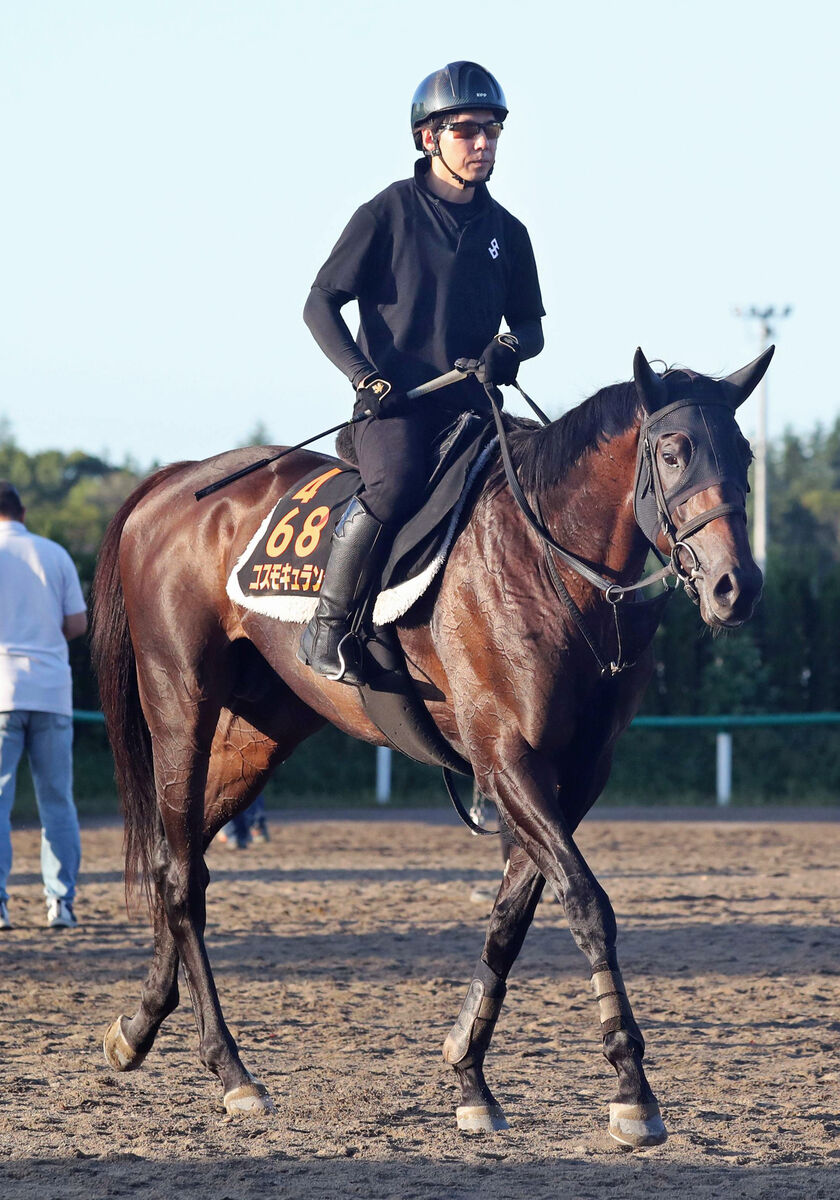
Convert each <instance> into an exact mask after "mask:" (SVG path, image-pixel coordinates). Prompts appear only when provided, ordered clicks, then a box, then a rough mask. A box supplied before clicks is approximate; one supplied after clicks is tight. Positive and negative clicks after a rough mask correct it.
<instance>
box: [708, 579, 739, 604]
mask: <svg viewBox="0 0 840 1200" xmlns="http://www.w3.org/2000/svg"><path fill="white" fill-rule="evenodd" d="M714 596H715V600H717V601H718V603H720V604H732V603H733V601H734V600H736V599H737V597H738V588H737V586H736V584H735V580H734V579H733V577H732V576H731V575H730V574H729V572H728V571H724V573H723V574H722V575H721V577H720V578H719V579H718V581H717V583H716V584H715V586H714Z"/></svg>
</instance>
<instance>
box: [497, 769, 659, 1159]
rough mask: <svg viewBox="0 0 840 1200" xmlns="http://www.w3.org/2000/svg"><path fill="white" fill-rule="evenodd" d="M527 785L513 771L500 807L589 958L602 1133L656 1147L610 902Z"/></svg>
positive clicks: (558, 820) (558, 821) (652, 1102)
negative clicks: (614, 1078) (603, 1099)
mask: <svg viewBox="0 0 840 1200" xmlns="http://www.w3.org/2000/svg"><path fill="white" fill-rule="evenodd" d="M534 777H538V768H535V769H534ZM531 784H532V780H525V781H523V780H522V777H521V776H520V777H519V780H518V786H517V788H516V791H514V790H513V789H511V790H510V792H509V793H508V796H509V798H510V799H509V802H510V805H511V806H510V808H508V807H507V805H506V806H505V807H506V811H507V814H508V819H509V820H510V819H511V818H512V819H513V820H514V821H515V822H516V834H517V839H518V840H519V842H520V844H521V845H522V847H523V848H524V849H525V850H526V851H527V852H528V854H529V855H530V857H531V859H532V860H533V862H534V863H535V865H536V866H537V867H538V868H539V870H540V871H541V872H542V874H543V875H545V877H546V879H547V880H548V882H549V884H550V885H551V887H552V889H553V890H554V892H555V894H556V895H557V898H558V899H559V900H560V902H561V903H562V904H563V906H564V909H565V913H566V919H567V921H568V923H569V929H570V930H571V933H572V936H573V937H574V939H575V941H576V942H577V944H578V946H579V947H580V949H581V950H582V951H583V953H584V955H585V956H586V959H587V961H588V962H589V967H590V976H591V982H592V988H593V991H594V994H595V998H596V1000H597V1003H598V1013H599V1018H600V1022H601V1035H602V1038H603V1050H604V1056H605V1058H606V1059H607V1061H608V1062H609V1063H611V1064H612V1066H613V1067H614V1069H615V1071H616V1074H617V1075H618V1090H617V1093H616V1096H615V1099H614V1100H613V1101H612V1103H611V1104H610V1126H609V1128H610V1134H611V1135H612V1137H614V1138H615V1139H616V1141H619V1142H622V1143H623V1144H624V1145H627V1146H653V1145H658V1144H660V1143H661V1142H664V1141H665V1138H666V1136H667V1134H666V1131H665V1126H664V1124H663V1122H662V1117H661V1114H660V1112H659V1105H658V1104H657V1101H656V1097H655V1096H654V1094H653V1091H652V1090H651V1087H650V1084H649V1083H648V1081H647V1078H646V1077H645V1072H644V1068H643V1066H642V1058H643V1056H644V1052H645V1041H644V1038H643V1037H642V1034H641V1031H640V1029H639V1026H638V1024H637V1023H636V1019H635V1017H634V1016H633V1011H632V1009H631V1007H630V1001H629V1000H628V998H627V993H626V991H625V987H624V981H623V979H622V976H621V970H620V968H619V965H618V956H617V953H616V923H615V913H614V912H613V907H612V905H611V903H610V900H609V897H608V896H607V893H606V892H605V891H604V889H603V888H602V887H601V885H600V884H599V883H598V881H597V880H596V878H595V876H594V875H593V874H592V871H591V870H590V868H589V866H588V864H587V863H586V860H585V859H584V857H583V855H582V854H581V852H580V850H579V849H578V846H577V844H576V843H575V840H574V838H573V836H572V833H571V830H570V828H569V826H568V824H567V822H566V820H565V818H564V817H563V816H562V814H560V813H556V812H550V811H548V810H547V809H546V806H545V805H544V804H541V803H536V804H534V803H523V792H525V791H526V790H530V789H531ZM517 793H518V794H517ZM543 794H549V795H551V794H556V792H555V791H554V789H552V791H551V792H548V791H544V793H543ZM530 799H532V797H529V800H530ZM506 800H507V797H506ZM514 805H515V809H514V807H513V806H514ZM511 809H513V811H515V813H516V816H515V817H512V811H511Z"/></svg>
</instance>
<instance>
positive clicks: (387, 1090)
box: [0, 819, 840, 1200]
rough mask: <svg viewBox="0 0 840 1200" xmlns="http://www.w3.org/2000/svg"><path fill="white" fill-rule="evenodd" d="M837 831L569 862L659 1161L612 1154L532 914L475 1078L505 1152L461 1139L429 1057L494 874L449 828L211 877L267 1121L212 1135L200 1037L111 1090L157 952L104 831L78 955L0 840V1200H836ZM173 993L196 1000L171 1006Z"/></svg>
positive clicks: (590, 835)
mask: <svg viewBox="0 0 840 1200" xmlns="http://www.w3.org/2000/svg"><path fill="white" fill-rule="evenodd" d="M839 831H840V825H838V824H837V823H836V822H830V821H829V822H825V821H823V822H785V823H770V822H762V823H756V822H739V821H727V822H726V823H717V822H714V821H708V820H706V821H685V820H683V821H679V822H669V821H663V820H655V821H653V820H648V821H634V820H621V821H605V820H594V819H591V820H590V821H589V823H588V824H585V825H584V827H583V829H582V830H581V831H580V843H581V845H582V848H583V850H584V852H585V853H586V854H587V856H588V858H589V861H590V862H591V864H592V866H593V868H594V869H595V871H596V874H597V875H598V876H599V878H600V880H601V881H602V883H603V884H604V886H605V887H606V888H607V890H608V892H609V894H610V896H611V898H612V901H613V904H614V906H615V909H616V913H617V916H618V920H619V929H620V941H619V950H620V956H621V961H622V964H623V967H624V975H625V980H626V981H627V984H628V988H629V992H630V996H631V999H632V1001H633V1004H634V1007H635V1011H636V1015H637V1017H638V1019H639V1022H640V1024H641V1025H642V1028H643V1029H644V1031H645V1034H646V1036H647V1038H648V1050H649V1052H648V1057H647V1063H648V1069H649V1076H650V1079H651V1082H652V1084H653V1086H654V1089H655V1090H656V1092H657V1093H658V1096H659V1099H660V1102H661V1104H662V1108H663V1114H664V1116H665V1120H666V1123H667V1125H668V1128H669V1131H670V1140H669V1141H668V1143H667V1144H666V1145H665V1146H664V1147H661V1148H657V1149H655V1150H649V1151H645V1152H636V1153H627V1152H623V1151H621V1150H620V1149H618V1148H617V1147H616V1146H615V1145H613V1144H610V1142H609V1139H608V1138H607V1136H606V1134H605V1130H606V1118H607V1104H608V1101H609V1099H610V1095H611V1090H612V1079H613V1076H612V1072H611V1069H610V1068H609V1067H608V1065H607V1064H606V1062H605V1061H604V1060H603V1059H602V1057H601V1055H600V1053H599V1040H598V1036H597V1027H596V1020H595V1011H594V1005H593V1002H592V1000H591V999H590V996H589V992H588V987H587V982H586V972H585V969H584V962H583V959H582V957H581V956H580V954H579V952H578V951H577V949H576V948H575V946H574V945H573V943H572V940H571V937H570V935H569V933H568V930H567V929H566V928H564V925H563V920H562V916H561V912H560V909H559V906H558V905H556V904H554V903H544V904H543V905H541V907H540V911H539V913H538V916H537V920H536V922H535V924H534V926H533V928H532V930H531V933H530V935H529V938H528V941H527V942H526V945H525V949H524V951H523V953H522V956H521V958H520V960H519V963H518V964H517V966H516V968H515V970H514V975H513V977H512V979H511V986H510V990H509V992H508V1001H507V1004H506V1007H505V1010H504V1012H503V1015H502V1018H501V1021H500V1024H499V1027H498V1030H497V1035H496V1039H495V1042H494V1045H493V1049H492V1052H491V1056H490V1057H489V1058H488V1078H489V1079H490V1081H491V1083H492V1086H493V1087H494V1090H495V1091H496V1094H497V1096H498V1097H499V1099H500V1100H501V1102H502V1103H503V1105H504V1106H505V1109H506V1111H507V1115H508V1118H509V1120H510V1123H511V1129H510V1132H508V1133H505V1134H496V1135H483V1134H482V1135H468V1134H461V1133H458V1131H457V1130H456V1128H455V1121H454V1105H455V1102H456V1095H455V1090H454V1077H453V1076H452V1074H451V1071H450V1070H449V1069H448V1068H447V1067H446V1066H445V1065H444V1063H443V1062H442V1059H441V1053H440V1052H441V1045H442V1042H443V1039H444V1037H445V1035H446V1032H447V1031H448V1028H449V1025H450V1024H451V1022H452V1020H453V1019H454V1017H455V1016H456V1014H457V1012H458V1010H459V1007H460V1003H461V999H462V996H463V994H464V991H465V987H466V984H467V982H468V980H469V978H470V969H471V966H472V964H473V962H474V960H475V959H476V957H477V956H478V953H479V951H480V948H481V944H482V936H483V927H484V923H485V919H486V909H485V908H484V907H483V906H482V905H476V904H473V903H470V901H469V895H470V891H471V890H472V889H473V888H474V887H475V886H476V885H487V886H489V885H492V884H495V883H496V882H497V880H498V871H499V865H498V859H497V855H498V848H497V846H496V844H495V843H493V844H490V839H474V838H472V837H471V836H470V835H469V833H467V831H466V830H464V829H463V828H461V827H457V826H455V825H452V824H448V823H443V824H442V823H436V824H432V823H426V822H423V821H419V820H401V821H397V820H393V821H392V820H389V821H365V820H353V821H351V820H324V821H319V822H313V821H304V820H301V821H284V822H282V823H280V822H275V823H274V824H273V825H272V832H273V840H272V842H271V844H270V845H267V846H256V847H252V848H251V849H249V850H247V851H244V852H241V851H240V852H237V851H230V850H228V849H226V848H223V847H214V848H213V849H212V850H211V852H210V855H209V860H210V868H211V872H212V876H213V883H212V884H211V888H210V905H209V935H208V945H209V951H210V955H211V959H212V962H213V964H214V967H215V971H216V979H217V982H218V984H219V989H220V994H221V998H222V1003H223V1005H224V1008H225V1013H226V1016H227V1018H228V1021H229V1023H230V1025H231V1027H232V1029H233V1030H234V1032H235V1034H236V1036H237V1037H238V1039H239V1044H240V1047H241V1049H242V1052H243V1057H244V1058H245V1062H246V1064H248V1065H249V1067H250V1068H251V1069H252V1070H253V1071H254V1073H255V1074H257V1075H258V1076H259V1077H260V1078H261V1079H262V1080H263V1081H264V1082H265V1083H266V1084H267V1085H268V1086H269V1088H270V1090H271V1092H272V1094H273V1096H274V1099H275V1101H276V1103H277V1109H278V1112H277V1115H276V1116H275V1117H271V1118H268V1117H262V1118H236V1119H232V1118H230V1117H227V1116H225V1114H224V1111H223V1109H222V1107H221V1092H220V1088H219V1086H218V1084H217V1081H216V1080H215V1079H214V1078H213V1077H211V1076H210V1075H208V1074H207V1072H205V1070H204V1069H203V1068H202V1066H201V1065H200V1063H199V1061H198V1056H197V1053H196V1035H195V1029H194V1025H193V1020H192V1015H191V1012H190V1010H189V1008H188V1007H187V1006H186V1005H183V1004H182V1007H181V1009H179V1011H178V1012H177V1013H175V1014H174V1015H173V1016H172V1017H171V1018H170V1019H169V1021H168V1022H167V1024H166V1025H165V1027H164V1029H163V1031H162V1033H161V1035H160V1037H159V1039H158V1042H157V1045H156V1047H155V1049H154V1050H153V1052H152V1053H151V1054H150V1056H149V1058H148V1059H147V1061H146V1065H145V1066H144V1068H143V1070H141V1071H138V1072H135V1073H132V1074H126V1075H119V1074H116V1073H115V1072H113V1071H112V1070H110V1069H109V1068H108V1066H107V1065H106V1063H105V1060H104V1058H103V1056H102V1052H101V1039H102V1034H103V1031H104V1029H105V1027H106V1025H107V1024H108V1023H109V1022H110V1021H111V1020H113V1018H114V1017H115V1016H116V1015H117V1014H118V1013H120V1012H129V1013H130V1012H132V1011H133V1009H134V1006H135V1004H136V1000H137V997H138V993H139V985H140V981H141V979H142V976H143V974H144V971H145V966H146V961H147V956H148V935H147V930H146V928H145V925H144V924H143V923H142V922H141V921H139V920H130V919H128V918H127V917H126V914H125V909H124V906H123V899H122V882H121V858H120V831H119V829H117V828H116V827H114V826H110V827H98V828H96V827H89V828H86V829H85V830H84V833H83V840H84V873H83V877H82V883H81V893H80V896H79V900H78V904H77V911H78V914H79V917H80V919H81V926H80V928H79V929H77V930H74V931H72V932H69V933H51V932H49V931H47V930H46V929H44V928H43V925H42V923H43V914H44V909H43V900H42V896H41V884H40V877H39V874H38V858H37V843H38V838H37V833H36V831H30V830H24V831H22V832H20V833H17V834H16V835H15V873H14V875H13V879H12V889H11V890H12V892H13V899H12V905H11V912H12V917H13V919H14V922H15V928H14V929H13V930H12V931H10V932H8V933H5V934H3V935H0V936H1V937H2V940H0V1055H2V1059H1V1060H0V1061H2V1079H3V1086H2V1090H0V1195H2V1196H3V1197H4V1198H5V1200H18V1198H19V1197H20V1198H23V1197H37V1198H38V1200H52V1198H53V1197H55V1198H61V1200H73V1198H75V1197H81V1196H84V1197H86V1198H88V1197H93V1198H98V1197H106V1196H135V1197H146V1196H163V1195H167V1196H178V1197H179V1200H193V1198H194V1197H199V1196H200V1197H202V1198H203V1200H223V1198H230V1200H241V1198H245V1197H252V1196H253V1197H256V1196H266V1197H272V1198H273V1197H278V1198H279V1197H305V1198H306V1200H321V1198H323V1197H337V1196H362V1197H377V1198H378V1197H401V1198H403V1197H405V1198H411V1197H423V1198H424V1200H425V1198H427V1197H446V1198H452V1200H467V1198H468V1197H476V1198H478V1197H480V1198H481V1200H493V1198H496V1197H498V1198H501V1197H505V1198H506V1200H507V1198H511V1197H513V1198H517V1197H528V1198H534V1200H539V1198H542V1197H546V1198H547V1197H551V1198H552V1200H555V1198H556V1197H574V1198H575V1200H583V1198H585V1197H602V1196H609V1197H611V1198H616V1200H618V1198H623V1197H639V1196H643V1195H644V1196H677V1195H679V1196H681V1197H689V1196H690V1197H695V1196H704V1197H705V1196H708V1197H722V1196H724V1195H726V1196H736V1197H737V1196H743V1197H759V1196H768V1197H769V1196H773V1197H785V1198H786V1197H792V1196H809V1197H836V1196H838V1195H840V1081H839V1080H838V1076H840V1061H838V1049H840V954H838V950H840V909H839V908H838V895H839V894H840V879H838V871H837V864H838V860H839V859H840V854H838V849H840V846H838V842H840V838H838V832H839ZM182 991H183V992H185V989H182Z"/></svg>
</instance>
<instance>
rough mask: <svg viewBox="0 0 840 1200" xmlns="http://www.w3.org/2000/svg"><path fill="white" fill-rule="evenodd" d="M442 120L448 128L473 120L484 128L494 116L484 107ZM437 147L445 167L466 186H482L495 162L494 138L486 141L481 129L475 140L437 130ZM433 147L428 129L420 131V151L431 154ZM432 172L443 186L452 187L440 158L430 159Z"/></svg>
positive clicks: (495, 141)
mask: <svg viewBox="0 0 840 1200" xmlns="http://www.w3.org/2000/svg"><path fill="white" fill-rule="evenodd" d="M446 120H447V124H452V125H455V124H459V123H460V122H462V121H476V122H479V123H480V124H482V125H485V124H487V123H488V122H492V121H495V120H496V116H495V114H494V113H492V112H491V111H490V109H488V108H475V109H472V108H471V109H469V110H468V111H467V112H457V113H452V114H450V115H449V116H447V118H446ZM438 144H439V146H440V156H442V157H443V159H444V160H445V162H446V165H447V166H448V167H451V168H452V170H453V171H454V172H455V173H456V175H460V176H461V178H462V179H466V180H467V181H468V182H469V183H483V182H484V180H485V179H486V178H487V176H488V175H489V174H490V171H491V169H492V166H493V163H494V162H495V160H496V146H497V144H498V142H497V139H492V138H489V137H488V136H487V134H486V133H485V132H484V130H479V132H478V133H477V134H476V135H475V137H469V138H463V137H459V136H458V134H457V131H455V132H453V131H452V130H451V129H441V130H440V132H439V133H438ZM434 146H435V143H434V137H433V135H432V132H431V130H430V129H424V130H423V149H424V150H429V151H433V150H434ZM432 170H433V171H434V173H435V175H437V176H438V178H439V179H441V180H443V181H444V183H448V184H450V185H454V184H455V180H454V179H453V178H452V176H451V175H450V174H449V171H447V169H446V167H445V166H444V165H443V163H442V162H441V160H440V157H438V156H436V157H434V158H432Z"/></svg>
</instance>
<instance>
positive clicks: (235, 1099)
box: [224, 1079, 277, 1113]
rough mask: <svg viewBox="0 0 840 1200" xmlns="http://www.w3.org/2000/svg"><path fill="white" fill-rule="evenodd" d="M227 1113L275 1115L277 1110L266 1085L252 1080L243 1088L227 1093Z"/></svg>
mask: <svg viewBox="0 0 840 1200" xmlns="http://www.w3.org/2000/svg"><path fill="white" fill-rule="evenodd" d="M224 1105H225V1112H229V1113H273V1112H276V1111H277V1110H276V1109H275V1107H274V1101H273V1100H272V1099H271V1097H270V1096H269V1094H268V1088H266V1087H265V1085H264V1084H262V1083H258V1082H257V1081H256V1079H252V1080H251V1082H250V1083H243V1084H242V1086H241V1087H238V1088H232V1089H231V1091H229V1092H225V1099H224Z"/></svg>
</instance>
